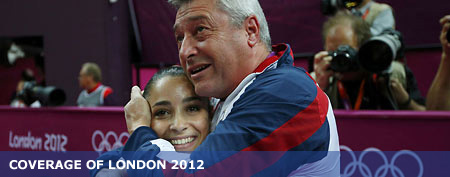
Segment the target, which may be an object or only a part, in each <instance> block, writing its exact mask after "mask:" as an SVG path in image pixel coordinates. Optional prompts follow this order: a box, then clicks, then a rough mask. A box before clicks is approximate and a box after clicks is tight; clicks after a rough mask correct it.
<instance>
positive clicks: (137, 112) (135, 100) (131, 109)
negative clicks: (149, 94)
mask: <svg viewBox="0 0 450 177" xmlns="http://www.w3.org/2000/svg"><path fill="white" fill-rule="evenodd" d="M124 111H125V120H126V122H127V129H128V133H130V135H131V134H132V133H133V132H134V130H136V129H137V128H139V127H141V126H146V127H150V123H151V112H150V106H149V105H148V102H147V100H145V98H144V97H143V96H142V93H141V89H139V87H138V86H134V87H133V88H131V100H130V101H129V102H128V103H127V105H125V107H124Z"/></svg>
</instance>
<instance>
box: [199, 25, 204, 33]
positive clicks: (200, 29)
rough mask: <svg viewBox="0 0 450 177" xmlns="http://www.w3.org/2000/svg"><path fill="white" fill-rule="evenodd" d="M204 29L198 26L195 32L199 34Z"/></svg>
mask: <svg viewBox="0 0 450 177" xmlns="http://www.w3.org/2000/svg"><path fill="white" fill-rule="evenodd" d="M205 29H206V28H205V27H203V26H199V27H197V32H198V33H200V32H202V31H203V30H205Z"/></svg>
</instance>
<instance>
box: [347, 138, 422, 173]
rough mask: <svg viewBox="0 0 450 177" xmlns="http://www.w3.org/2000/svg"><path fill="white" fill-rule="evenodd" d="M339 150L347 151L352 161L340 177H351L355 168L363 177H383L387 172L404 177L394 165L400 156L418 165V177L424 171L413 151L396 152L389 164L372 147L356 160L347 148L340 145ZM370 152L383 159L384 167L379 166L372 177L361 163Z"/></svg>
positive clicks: (380, 152) (420, 161)
mask: <svg viewBox="0 0 450 177" xmlns="http://www.w3.org/2000/svg"><path fill="white" fill-rule="evenodd" d="M340 149H341V150H344V151H347V152H348V153H349V154H350V156H351V159H352V162H351V163H349V164H348V165H347V166H346V167H345V168H344V174H341V176H342V177H349V176H352V175H353V174H354V173H355V171H356V167H358V169H359V172H360V173H361V175H362V176H364V177H385V176H386V175H387V173H388V172H389V171H390V172H391V174H392V176H394V177H398V176H400V177H404V176H405V175H404V173H403V171H402V170H401V169H400V168H399V167H398V166H396V165H395V161H396V160H397V159H398V157H399V156H402V155H404V156H405V155H406V156H411V157H413V158H414V159H415V160H416V161H417V163H418V165H419V174H418V175H417V176H418V177H422V176H423V170H424V167H423V162H422V160H421V159H420V157H419V156H418V155H417V154H416V153H414V152H413V151H409V150H401V151H398V152H396V153H395V154H394V155H393V156H392V159H391V161H390V163H389V162H388V159H387V157H386V155H385V154H384V153H383V152H382V151H381V150H379V149H377V148H373V147H372V148H367V149H365V150H363V151H362V152H361V155H360V156H359V158H358V159H356V155H355V153H354V152H353V151H352V150H351V149H350V148H349V147H347V146H342V145H341V146H340ZM371 152H372V153H376V154H378V155H380V157H381V158H382V159H383V162H384V165H381V166H380V167H379V168H378V169H377V170H376V171H375V174H374V175H372V171H371V170H370V169H369V167H368V166H367V164H365V163H364V162H363V159H364V156H365V155H366V154H368V153H371Z"/></svg>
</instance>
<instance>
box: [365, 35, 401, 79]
mask: <svg viewBox="0 0 450 177" xmlns="http://www.w3.org/2000/svg"><path fill="white" fill-rule="evenodd" d="M403 46H404V45H403V37H402V35H401V33H400V32H398V31H396V30H394V29H386V30H384V31H383V32H381V33H380V35H377V36H374V37H372V38H370V39H369V40H368V41H366V42H365V43H364V44H363V45H362V46H361V48H360V49H359V52H358V58H359V59H360V60H358V61H359V64H360V66H361V67H362V68H363V69H365V70H367V71H369V72H372V73H381V72H383V71H387V70H388V69H389V67H390V66H391V63H392V61H394V60H395V59H396V58H401V57H403V53H404V47H403Z"/></svg>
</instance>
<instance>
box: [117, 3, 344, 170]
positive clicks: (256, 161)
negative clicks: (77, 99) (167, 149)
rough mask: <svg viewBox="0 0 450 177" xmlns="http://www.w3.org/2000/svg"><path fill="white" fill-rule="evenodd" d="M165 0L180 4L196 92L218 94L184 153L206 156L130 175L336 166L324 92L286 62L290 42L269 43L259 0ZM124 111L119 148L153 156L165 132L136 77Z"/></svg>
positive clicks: (179, 28)
mask: <svg viewBox="0 0 450 177" xmlns="http://www.w3.org/2000/svg"><path fill="white" fill-rule="evenodd" d="M169 3H171V4H172V5H173V6H174V7H175V8H177V15H176V21H175V24H174V33H175V37H176V40H177V44H178V49H179V57H180V63H181V65H182V66H183V68H184V70H185V72H186V74H187V76H188V78H189V79H190V80H191V81H192V82H193V84H194V86H195V92H196V93H197V94H198V95H200V96H208V97H214V98H216V103H217V104H216V106H215V110H216V111H215V114H214V117H213V122H212V128H211V129H212V132H211V133H210V134H209V135H208V137H207V138H206V139H205V140H204V141H203V143H202V144H201V145H200V146H198V147H197V149H196V150H195V151H194V152H192V154H191V155H190V159H191V160H193V161H195V162H196V161H197V160H203V161H204V162H205V169H203V170H201V169H186V170H182V169H178V170H173V169H171V170H169V169H166V170H162V171H149V170H129V171H128V172H129V175H130V176H190V175H194V176H339V168H340V167H339V143H338V135H337V130H336V124H335V120H334V115H333V112H332V108H331V105H330V103H329V100H328V97H327V96H326V95H325V93H324V92H322V90H320V89H319V88H318V86H317V84H316V83H315V81H314V80H313V79H311V77H310V76H309V74H308V73H306V72H305V71H304V70H303V69H301V68H296V67H294V66H293V55H292V51H291V49H290V47H289V45H287V44H279V45H274V46H271V41H270V35H269V29H268V25H267V22H266V19H265V16H264V13H263V11H262V9H261V7H260V5H259V3H258V1H257V0H245V1H243V0H169ZM125 115H126V116H125V117H126V121H127V127H128V130H129V132H130V133H131V134H132V135H131V137H130V139H129V140H128V142H127V144H126V145H125V148H124V152H127V153H124V154H123V156H124V158H125V159H130V160H155V159H157V158H158V157H157V156H156V154H158V152H159V151H164V147H163V146H164V145H165V146H167V144H168V142H165V143H164V142H163V143H162V144H159V143H158V142H157V141H155V139H158V136H157V135H156V134H155V132H154V131H153V130H152V129H151V128H150V127H149V124H150V122H151V119H152V117H151V116H150V115H151V114H150V111H149V108H148V103H147V102H146V101H145V99H144V98H143V97H142V95H141V92H140V89H139V88H138V87H136V86H135V87H133V89H132V93H131V100H130V102H129V103H128V104H127V105H126V106H125ZM159 142H161V141H159ZM143 151H144V152H148V151H152V152H148V153H143ZM205 151H206V152H210V153H205ZM217 151H232V152H233V153H231V154H230V153H225V154H223V153H218V152H217ZM247 151H251V152H252V151H253V152H254V151H276V152H275V153H269V152H265V153H264V152H261V153H253V154H252V153H246V152H247ZM211 152H217V153H211ZM295 152H303V153H300V154H299V153H295ZM231 169H237V170H231Z"/></svg>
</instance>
